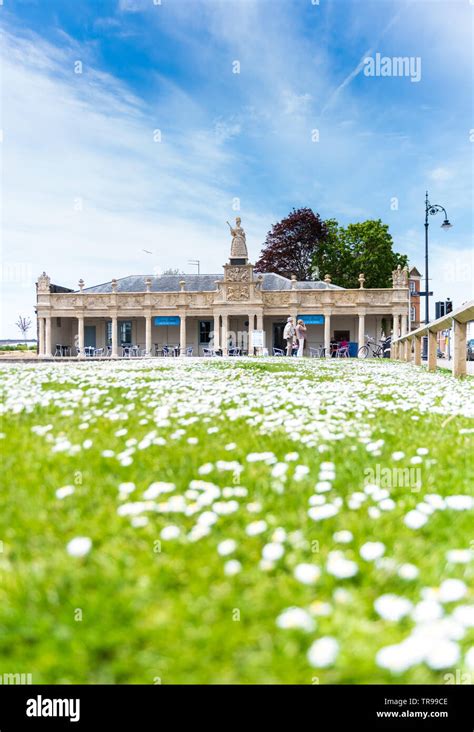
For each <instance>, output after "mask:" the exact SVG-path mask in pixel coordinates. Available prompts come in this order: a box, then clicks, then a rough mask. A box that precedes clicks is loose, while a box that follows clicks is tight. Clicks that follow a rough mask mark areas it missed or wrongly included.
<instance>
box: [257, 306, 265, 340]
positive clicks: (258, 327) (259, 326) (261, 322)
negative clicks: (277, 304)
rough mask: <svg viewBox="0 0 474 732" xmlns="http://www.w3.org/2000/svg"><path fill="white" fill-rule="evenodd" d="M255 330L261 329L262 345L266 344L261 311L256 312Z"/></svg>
mask: <svg viewBox="0 0 474 732" xmlns="http://www.w3.org/2000/svg"><path fill="white" fill-rule="evenodd" d="M257 330H263V347H264V348H266V346H267V337H266V333H265V330H264V327H263V313H257Z"/></svg>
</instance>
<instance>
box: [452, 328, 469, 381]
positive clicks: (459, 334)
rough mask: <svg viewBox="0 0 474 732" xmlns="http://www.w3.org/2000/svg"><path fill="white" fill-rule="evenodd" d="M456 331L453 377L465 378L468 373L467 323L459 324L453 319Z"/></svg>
mask: <svg viewBox="0 0 474 732" xmlns="http://www.w3.org/2000/svg"><path fill="white" fill-rule="evenodd" d="M453 329H454V361H453V375H454V376H458V377H459V376H465V375H466V373H467V363H466V360H467V358H466V348H467V343H466V336H467V323H459V322H458V321H457V320H454V319H453Z"/></svg>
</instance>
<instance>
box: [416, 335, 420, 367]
mask: <svg viewBox="0 0 474 732" xmlns="http://www.w3.org/2000/svg"><path fill="white" fill-rule="evenodd" d="M415 364H416V365H417V366H421V336H415Z"/></svg>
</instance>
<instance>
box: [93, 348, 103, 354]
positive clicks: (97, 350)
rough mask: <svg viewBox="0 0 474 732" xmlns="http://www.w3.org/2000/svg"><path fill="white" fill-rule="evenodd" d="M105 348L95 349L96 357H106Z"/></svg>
mask: <svg viewBox="0 0 474 732" xmlns="http://www.w3.org/2000/svg"><path fill="white" fill-rule="evenodd" d="M104 355H105V348H94V356H104Z"/></svg>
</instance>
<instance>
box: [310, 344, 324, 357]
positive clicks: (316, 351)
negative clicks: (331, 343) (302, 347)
mask: <svg viewBox="0 0 474 732" xmlns="http://www.w3.org/2000/svg"><path fill="white" fill-rule="evenodd" d="M325 353H326V349H325V348H324V346H320V347H319V348H310V349H309V357H310V358H324V355H325Z"/></svg>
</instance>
